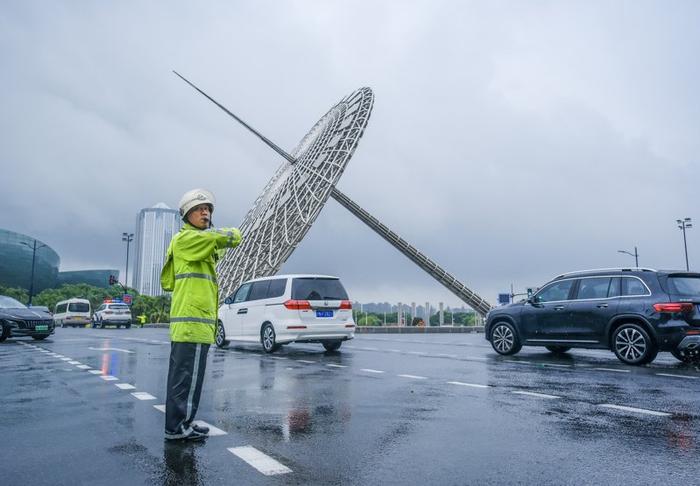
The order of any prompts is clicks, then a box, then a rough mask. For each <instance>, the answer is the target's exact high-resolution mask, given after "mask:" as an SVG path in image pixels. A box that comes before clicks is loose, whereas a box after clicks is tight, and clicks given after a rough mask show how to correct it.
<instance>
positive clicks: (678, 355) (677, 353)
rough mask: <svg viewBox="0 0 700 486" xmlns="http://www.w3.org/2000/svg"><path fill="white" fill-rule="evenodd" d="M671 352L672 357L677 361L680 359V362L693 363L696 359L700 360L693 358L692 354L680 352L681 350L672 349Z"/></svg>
mask: <svg viewBox="0 0 700 486" xmlns="http://www.w3.org/2000/svg"><path fill="white" fill-rule="evenodd" d="M671 354H672V355H673V357H674V358H676V359H677V360H678V361H680V362H682V363H694V362H696V361H700V360H698V358H694V357H692V356H688V355H683V354H681V352H680V351H678V350H677V349H672V350H671Z"/></svg>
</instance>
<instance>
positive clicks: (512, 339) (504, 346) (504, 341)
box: [491, 322, 523, 355]
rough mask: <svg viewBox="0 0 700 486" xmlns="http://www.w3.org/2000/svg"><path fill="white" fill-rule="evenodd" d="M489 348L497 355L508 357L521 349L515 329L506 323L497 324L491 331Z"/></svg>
mask: <svg viewBox="0 0 700 486" xmlns="http://www.w3.org/2000/svg"><path fill="white" fill-rule="evenodd" d="M491 346H493V349H494V350H496V352H497V353H498V354H503V355H510V354H515V353H517V352H518V351H520V348H522V347H523V345H522V343H521V342H520V338H519V337H518V334H517V333H516V332H515V328H514V327H513V326H512V325H511V324H509V323H507V322H497V323H496V325H494V326H493V330H492V331H491Z"/></svg>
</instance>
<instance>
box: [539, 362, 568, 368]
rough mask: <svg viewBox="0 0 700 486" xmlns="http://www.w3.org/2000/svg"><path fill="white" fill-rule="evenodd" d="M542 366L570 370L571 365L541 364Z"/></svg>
mask: <svg viewBox="0 0 700 486" xmlns="http://www.w3.org/2000/svg"><path fill="white" fill-rule="evenodd" d="M542 365H544V366H556V367H558V368H571V367H572V365H565V364H554V363H542Z"/></svg>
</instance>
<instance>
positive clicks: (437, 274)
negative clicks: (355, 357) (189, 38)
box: [173, 71, 492, 316]
mask: <svg viewBox="0 0 700 486" xmlns="http://www.w3.org/2000/svg"><path fill="white" fill-rule="evenodd" d="M173 73H175V74H176V75H177V76H178V77H179V78H180V79H182V80H183V81H185V82H186V83H187V84H189V85H190V86H191V87H192V88H194V89H195V90H197V91H198V92H199V93H201V94H202V95H203V96H204V97H205V98H207V99H208V100H209V101H211V102H212V103H214V104H215V105H216V106H218V107H219V108H221V109H222V110H223V111H224V112H226V113H227V114H228V115H229V116H231V117H232V118H233V119H235V120H236V121H237V122H238V123H240V124H241V125H243V126H244V127H245V128H247V129H248V130H250V131H251V132H252V133H253V134H254V135H255V136H257V137H258V138H259V139H260V140H262V141H263V142H264V143H265V144H266V145H268V146H269V147H270V148H272V150H274V151H275V152H277V153H278V154H279V155H281V156H282V157H284V158H285V159H286V160H287V161H288V162H289V163H290V164H295V163H296V162H297V160H296V159H295V158H294V157H292V156H291V155H290V154H289V153H287V152H286V151H285V150H284V149H282V148H280V147H279V146H278V145H277V144H275V143H274V142H272V141H271V140H270V139H269V138H267V137H265V136H264V135H263V134H262V133H260V132H258V131H257V130H255V129H254V128H253V127H251V126H250V125H248V124H247V123H246V122H244V121H243V120H242V119H241V118H239V117H238V116H236V115H235V114H233V113H232V112H231V111H229V110H228V109H227V108H226V107H225V106H223V105H222V104H221V103H219V102H218V101H216V100H215V99H214V98H212V97H211V96H209V95H208V94H206V93H205V92H204V91H202V90H201V89H199V88H198V87H197V86H195V85H194V84H193V83H191V82H190V81H189V80H187V79H186V78H185V77H184V76H182V75H181V74H179V73H178V72H177V71H173ZM330 195H331V196H333V199H335V200H336V201H337V202H339V203H340V205H341V206H343V207H345V208H346V209H347V210H348V211H350V212H351V213H352V214H354V215H355V216H357V218H359V219H360V221H362V222H363V223H365V224H366V225H367V226H369V227H370V228H372V229H373V230H374V231H375V232H376V233H378V234H379V235H380V236H381V237H382V238H384V239H385V240H386V241H388V242H389V243H390V244H391V245H392V246H394V248H396V249H397V250H399V251H400V252H401V253H403V254H404V255H405V256H406V257H408V258H409V259H410V260H411V261H413V263H415V264H416V265H418V266H419V267H420V268H422V269H423V270H425V271H426V272H427V273H428V274H429V275H430V276H431V277H433V278H434V279H436V280H437V281H438V282H440V283H441V284H442V285H444V286H445V287H446V288H447V289H448V290H450V291H451V292H452V293H454V294H455V295H456V296H457V297H459V298H460V299H462V300H463V301H464V302H466V303H467V304H469V305H470V306H471V307H472V308H473V309H474V310H475V311H477V312H478V313H480V314H481V315H483V316H485V315H486V313H487V312H488V311H489V310H491V308H492V306H491V304H489V303H488V302H487V301H486V300H484V299H483V298H482V297H480V296H479V295H477V294H476V293H474V292H472V291H471V290H470V289H468V288H467V287H466V286H465V285H464V284H463V283H461V282H460V281H459V280H457V279H456V278H455V277H454V276H452V275H451V274H449V273H448V272H447V271H446V270H444V269H442V268H441V267H440V266H439V265H438V264H437V263H435V262H433V261H432V260H431V259H429V258H428V257H427V256H425V255H423V254H422V253H421V252H419V251H418V250H417V249H416V248H415V247H414V246H413V245H411V244H409V243H408V242H407V241H406V240H404V239H403V238H401V237H400V236H399V235H398V234H396V233H395V232H393V231H392V230H390V229H389V228H388V227H387V226H386V225H384V224H383V223H382V222H381V221H379V220H378V219H377V218H375V217H374V216H372V215H371V214H370V213H369V212H367V211H366V210H364V209H363V208H362V207H360V206H359V205H358V204H357V203H356V202H355V201H353V200H352V199H350V198H349V197H348V196H346V195H345V194H343V193H342V192H340V191H339V190H338V189H337V188H336V187H334V186H332V187H331V194H330Z"/></svg>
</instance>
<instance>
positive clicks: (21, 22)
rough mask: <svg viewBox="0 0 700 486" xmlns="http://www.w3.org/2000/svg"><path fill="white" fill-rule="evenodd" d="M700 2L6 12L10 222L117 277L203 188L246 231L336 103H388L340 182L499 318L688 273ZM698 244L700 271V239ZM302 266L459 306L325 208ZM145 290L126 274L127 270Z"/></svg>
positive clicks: (289, 267) (22, 6) (1, 61)
mask: <svg viewBox="0 0 700 486" xmlns="http://www.w3.org/2000/svg"><path fill="white" fill-rule="evenodd" d="M698 25H700V3H699V2H695V1H687V2H684V1H673V2H662V1H658V2H643V1H636V0H635V1H629V2H614V1H597V2H596V1H582V2H564V1H556V2H547V1H531V2H525V1H514V2H494V1H482V2H476V1H474V2H467V1H446V2H440V1H436V0H430V1H404V0H401V1H399V0H396V1H385V2H382V1H376V0H375V1H367V2H361V1H352V2H351V1H342V2H341V1H335V2H334V1H328V0H319V1H293V2H292V1H290V2H284V1H276V2H271V1H249V2H242V1H238V2H235V1H222V2H171V1H168V2H131V1H99V2H98V1H94V2H86V1H80V2H79V1H71V2H60V1H41V2H40V1H27V0H21V1H9V0H6V1H3V2H2V3H0V106H1V107H2V110H1V115H0V164H1V168H2V176H1V177H2V185H1V186H0V187H1V189H0V205H1V206H2V211H0V227H1V228H6V229H10V230H13V231H18V232H21V233H25V234H29V235H31V236H34V237H36V238H39V239H40V240H42V241H44V242H46V243H47V244H49V245H50V246H51V247H53V248H54V249H55V250H56V251H57V252H58V253H59V255H60V256H61V269H62V270H79V269H88V268H115V267H116V268H121V269H122V271H123V267H124V260H125V244H124V243H122V242H121V234H122V232H124V231H129V232H133V231H134V230H135V220H136V215H137V213H138V211H139V210H140V209H141V208H144V207H149V206H153V205H155V204H156V203H158V202H161V201H162V202H165V203H166V204H168V205H169V206H171V207H176V206H177V203H178V201H179V198H180V196H181V195H182V193H183V192H184V191H186V190H188V189H191V188H194V187H206V188H209V189H211V190H212V191H213V192H214V193H215V194H216V196H217V199H218V206H217V208H216V211H215V214H214V221H215V223H216V224H217V225H219V226H227V225H238V224H239V223H240V222H241V221H242V219H243V217H244V215H245V213H246V212H247V210H248V209H249V208H250V206H251V205H252V203H253V201H254V200H255V198H256V196H257V195H258V194H259V193H260V191H261V189H262V188H263V186H264V185H265V183H266V182H267V180H268V179H269V178H270V177H271V176H272V174H273V173H274V171H275V169H276V168H277V166H278V165H279V163H280V162H281V161H280V158H279V156H277V154H275V153H274V152H272V151H271V150H270V149H269V148H267V147H266V146H264V145H263V144H262V143H261V142H260V141H259V140H258V139H256V138H255V137H253V136H252V135H250V134H249V133H248V132H246V131H245V130H244V129H243V128H242V127H240V126H239V125H237V124H236V123H235V122H234V121H233V120H232V119H230V118H229V117H227V116H226V115H225V114H224V113H223V112H221V111H220V110H218V109H217V108H216V107H214V106H213V105H212V104H211V103H209V102H208V101H206V100H205V99H204V98H203V97H202V96H201V95H199V94H197V93H196V92H195V91H194V90H192V89H191V88H190V87H188V86H187V85H185V84H184V83H183V82H182V81H181V80H179V79H178V78H177V77H176V76H175V75H174V74H172V72H171V70H173V69H175V70H177V71H179V72H180V73H182V74H183V75H185V76H186V77H188V78H189V79H190V80H192V81H193V82H194V83H196V84H198V85H199V86H200V87H201V88H202V89H204V90H205V91H207V92H208V93H209V94H210V95H212V96H213V97H215V98H217V99H218V100H219V101H220V102H222V103H223V104H224V105H226V106H228V107H229V108H230V109H231V110H232V111H234V112H235V113H237V114H238V115H239V116H241V117H242V118H243V119H245V120H246V121H248V122H249V123H250V124H252V125H253V126H254V127H256V128H258V129H259V130H261V131H262V132H263V133H265V134H266V135H267V136H268V137H269V138H271V139H272V140H274V141H275V142H276V143H277V144H279V145H281V146H282V147H285V148H287V149H288V150H291V149H292V148H293V147H294V146H295V145H296V144H297V142H298V141H299V140H300V139H301V138H302V137H303V135H304V134H305V133H306V132H307V131H308V129H310V128H311V126H312V125H313V124H314V123H315V122H316V121H317V119H318V118H319V117H320V116H321V115H322V114H324V113H325V112H326V111H327V110H328V108H330V107H331V106H332V105H334V104H335V103H337V102H338V101H339V100H340V99H341V98H342V97H343V96H345V95H347V94H348V93H350V92H352V91H353V90H355V89H357V88H359V87H362V86H369V87H371V88H372V90H373V91H374V94H375V104H374V110H373V112H372V116H371V118H370V121H369V125H368V127H367V130H366V132H365V135H364V137H363V138H362V139H361V141H360V144H359V147H358V150H357V151H356V152H355V155H354V156H353V159H352V160H351V161H350V162H349V164H348V166H347V169H346V171H345V174H344V175H343V177H342V178H341V180H340V183H339V184H338V187H339V189H340V190H342V191H343V192H345V193H346V194H348V195H349V196H350V197H351V198H353V199H354V200H355V201H356V202H357V203H359V204H360V205H361V206H363V207H364V208H365V209H367V210H368V211H369V212H370V213H372V214H373V215H374V216H376V217H378V218H379V219H380V220H382V221H383V222H384V223H385V224H387V225H388V226H389V227H390V228H392V229H393V230H394V231H396V232H397V233H399V234H400V235H402V236H403V237H404V238H405V239H407V240H408V241H409V242H411V243H412V244H413V245H414V246H416V247H417V248H419V249H421V250H422V251H423V252H425V253H426V254H427V255H428V256H429V257H431V258H432V259H434V260H435V261H437V262H438V263H439V264H441V265H442V266H443V267H444V268H445V269H446V270H448V271H449V272H451V273H452V274H454V275H455V276H456V277H458V278H459V279H461V280H462V281H463V282H464V283H465V284H466V285H467V286H468V287H470V288H471V289H473V290H474V291H475V292H477V293H478V294H480V295H482V296H483V297H484V298H486V299H487V300H489V301H490V302H495V301H496V294H497V293H498V292H500V291H507V290H508V289H509V287H510V284H511V283H513V284H514V285H515V289H516V291H517V290H522V289H524V288H525V287H527V286H538V285H541V284H542V283H544V282H545V281H546V280H548V279H549V278H551V277H552V276H554V275H556V274H558V273H562V272H565V271H571V270H576V269H584V268H599V267H612V266H623V265H630V264H632V263H633V262H634V259H633V258H632V257H630V256H627V255H624V254H620V253H617V250H619V249H625V250H628V251H633V249H634V246H635V245H636V246H637V247H638V248H639V254H640V265H642V266H650V267H654V268H684V266H685V259H684V253H683V239H682V234H681V231H680V230H679V229H678V228H677V227H676V224H675V220H676V219H677V218H683V217H692V218H694V219H696V218H697V220H698V223H700V214H699V213H698V211H697V208H698V185H699V182H700V163H699V162H700V161H699V160H698V154H699V153H700V150H699V149H700V137H699V136H698V135H699V133H700V95H699V94H698V93H699V92H700V90H699V89H698V85H700V82H699V81H700V61H699V60H698V59H699V57H698V52H700V29H699V28H698ZM698 231H700V228H698V229H691V230H689V232H688V253H689V257H690V265H691V268H696V269H700V234H698V233H697V232H698ZM282 271H283V272H319V273H330V274H335V275H339V276H340V277H341V278H343V280H344V281H345V283H346V287H347V288H348V290H349V292H350V294H351V297H352V298H354V299H358V300H361V301H392V302H396V301H403V302H411V301H416V302H418V303H423V302H425V301H426V300H430V301H431V302H437V301H445V302H446V303H447V304H450V305H459V304H460V301H459V300H458V299H457V298H456V297H454V296H453V295H452V294H451V293H450V292H448V291H447V290H445V289H444V288H443V287H442V286H440V284H438V283H436V282H435V281H434V280H432V279H431V278H430V277H429V276H427V275H426V274H425V273H424V272H423V271H422V270H420V269H419V268H417V267H415V266H414V265H413V264H412V263H411V262H410V261H409V260H408V259H406V258H405V257H404V256H403V255H401V254H400V253H398V252H397V251H396V250H394V249H393V248H392V247H391V246H390V245H389V244H387V243H386V242H385V241H384V240H382V239H381V238H380V237H379V236H377V235H376V234H374V233H373V232H372V231H371V230H370V229H369V228H367V227H366V226H365V225H364V224H363V223H362V222H360V221H359V220H358V219H356V218H355V217H354V216H352V215H351V214H349V213H348V212H347V211H346V210H344V209H343V208H342V207H341V206H340V205H339V204H338V203H336V202H335V201H334V200H332V199H331V200H329V202H328V204H327V206H326V207H325V209H324V210H323V211H322V212H321V214H320V216H319V218H318V220H317V221H316V224H315V226H314V227H313V228H312V230H311V231H310V232H309V233H308V234H307V236H306V237H305V239H304V240H303V241H302V243H301V244H300V245H299V247H298V248H297V250H296V251H295V253H294V254H293V255H292V257H291V258H290V259H289V260H288V261H287V263H286V264H285V266H284V267H283V268H282ZM130 273H131V272H130Z"/></svg>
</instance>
